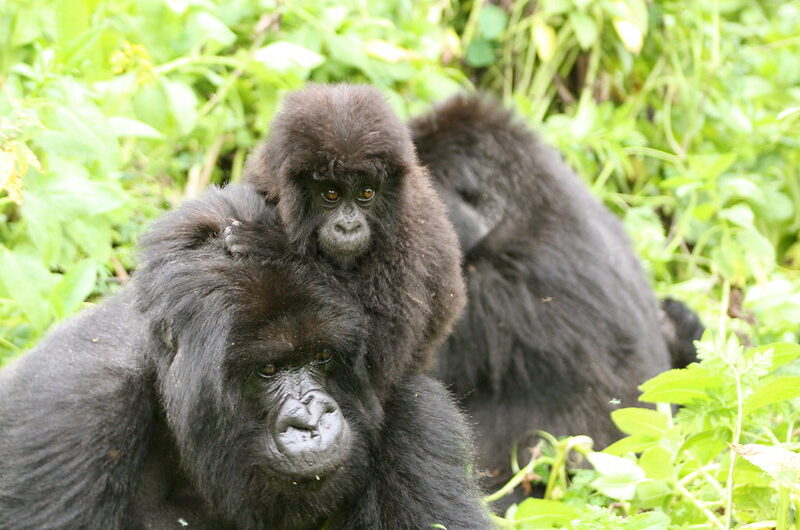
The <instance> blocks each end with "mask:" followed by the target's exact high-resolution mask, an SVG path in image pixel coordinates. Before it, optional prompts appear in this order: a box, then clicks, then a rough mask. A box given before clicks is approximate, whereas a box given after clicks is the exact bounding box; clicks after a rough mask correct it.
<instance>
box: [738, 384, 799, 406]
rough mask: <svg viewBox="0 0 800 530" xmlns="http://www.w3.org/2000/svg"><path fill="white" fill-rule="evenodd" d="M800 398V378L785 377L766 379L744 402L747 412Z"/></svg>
mask: <svg viewBox="0 0 800 530" xmlns="http://www.w3.org/2000/svg"><path fill="white" fill-rule="evenodd" d="M796 397H800V376H796V375H785V376H781V377H775V378H769V379H766V380H765V381H764V382H763V383H761V386H759V387H758V388H757V389H756V390H755V392H753V393H752V394H750V395H749V396H747V399H745V401H744V410H745V412H752V411H754V410H756V409H758V408H761V407H765V406H767V405H771V404H773V403H778V402H779V401H785V400H787V399H794V398H796Z"/></svg>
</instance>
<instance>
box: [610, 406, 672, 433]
mask: <svg viewBox="0 0 800 530" xmlns="http://www.w3.org/2000/svg"><path fill="white" fill-rule="evenodd" d="M611 419H612V420H613V421H614V423H615V424H616V425H617V427H619V429H620V430H621V431H622V432H624V433H625V434H641V435H644V436H652V437H655V438H658V437H660V436H663V434H664V432H666V430H667V429H668V428H669V419H668V418H667V417H666V416H664V415H663V414H661V413H660V412H658V411H655V410H651V409H643V408H638V407H628V408H624V409H617V410H615V411H613V412H612V413H611Z"/></svg>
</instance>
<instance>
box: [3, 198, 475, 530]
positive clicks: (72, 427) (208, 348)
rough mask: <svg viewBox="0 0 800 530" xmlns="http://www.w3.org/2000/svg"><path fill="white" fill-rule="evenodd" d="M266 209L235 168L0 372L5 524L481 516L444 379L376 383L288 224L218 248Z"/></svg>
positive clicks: (358, 338)
mask: <svg viewBox="0 0 800 530" xmlns="http://www.w3.org/2000/svg"><path fill="white" fill-rule="evenodd" d="M264 208H268V206H267V205H266V204H265V203H264V202H263V200H262V199H261V197H260V196H259V195H257V194H256V193H255V192H254V191H252V190H249V189H247V188H242V187H231V188H229V189H227V190H224V191H211V192H210V193H209V194H208V195H207V196H206V197H205V198H203V199H202V200H199V201H196V202H193V203H189V204H187V205H186V206H184V207H183V208H182V209H181V210H178V211H177V212H174V213H172V214H170V215H168V216H167V217H166V218H165V219H164V220H163V221H161V222H160V223H159V224H158V225H157V226H156V228H155V230H154V231H153V232H152V233H151V234H150V235H149V236H148V237H147V238H146V240H145V243H144V247H145V250H144V254H143V258H144V261H143V265H142V268H141V269H140V270H139V271H138V272H137V273H136V275H135V277H134V281H133V285H132V286H130V287H126V288H125V289H123V291H122V292H121V293H119V294H117V295H115V296H113V297H111V298H110V299H108V300H106V301H105V302H104V303H102V304H100V305H99V306H97V307H95V308H93V309H91V310H88V311H84V312H83V313H81V314H80V315H78V316H77V317H76V318H73V319H72V320H70V321H68V322H65V323H63V324H61V325H60V326H58V327H57V328H56V329H55V330H54V331H53V332H52V333H51V334H50V335H49V336H48V337H47V338H45V339H44V340H43V341H42V343H41V344H40V345H39V346H38V347H36V348H35V349H34V350H32V351H31V352H29V353H27V354H26V355H24V356H23V357H21V358H20V359H18V360H17V361H15V362H14V363H13V364H11V365H10V366H9V367H7V368H6V369H4V370H3V371H2V372H0V528H2V529H15V530H17V529H40V528H108V529H121V528H158V529H165V528H182V527H189V528H207V529H233V528H235V529H263V528H315V527H319V526H320V525H323V524H324V525H325V527H326V528H384V529H389V528H392V529H394V528H409V529H411V528H424V527H429V526H430V525H431V524H435V523H441V524H443V525H445V526H447V527H448V528H487V527H488V526H489V522H488V520H487V516H486V514H485V513H484V508H483V507H482V506H481V505H480V502H479V501H478V497H477V491H476V490H475V488H474V486H473V483H472V481H471V479H470V478H469V475H468V471H467V468H468V463H469V456H470V455H469V440H468V436H467V432H466V429H465V427H464V424H463V422H462V421H461V418H460V416H459V414H458V412H457V411H456V409H455V407H454V405H453V403H452V402H451V400H450V399H449V398H448V396H447V393H446V392H445V391H444V390H443V389H442V387H441V385H440V384H439V383H437V382H435V381H433V380H432V379H430V378H428V377H427V376H409V377H394V376H392V377H389V376H387V378H386V379H385V380H383V381H381V382H380V385H377V384H376V382H375V381H374V380H373V379H374V377H375V374H369V375H368V373H367V371H366V369H365V366H366V364H367V363H368V357H369V356H370V355H371V354H372V353H373V352H381V353H383V351H384V350H385V349H389V348H391V347H392V345H391V344H381V343H375V342H374V341H373V340H372V338H371V331H372V330H370V329H369V327H368V324H367V322H369V320H368V319H367V318H366V317H365V316H364V315H363V314H362V312H361V310H360V308H358V307H357V306H356V305H355V304H354V303H353V302H352V301H351V300H350V299H349V297H348V295H347V293H346V292H342V291H341V289H340V288H339V287H338V286H337V285H336V284H335V283H334V282H328V281H327V278H324V277H320V276H319V275H318V274H317V273H316V271H315V270H314V269H310V268H309V269H307V268H305V267H304V266H303V264H301V263H295V262H292V261H290V260H287V259H283V256H284V252H285V248H284V245H285V242H284V239H283V237H282V235H281V234H277V233H276V241H275V242H274V245H273V246H272V247H270V248H272V249H273V250H274V259H272V260H269V261H262V260H248V259H233V258H231V257H230V255H229V254H228V253H227V251H226V250H225V249H224V243H223V241H222V240H223V237H222V234H221V229H222V228H223V227H224V226H226V225H227V224H228V223H229V219H231V218H250V217H251V216H261V217H263V215H262V212H261V210H263V209H264ZM198 219H200V222H199V223H198ZM274 226H277V223H275V225H274ZM261 241H262V242H264V241H266V240H265V239H263V238H262V240H261ZM262 250H263V249H262ZM262 255H266V252H263V254H262ZM135 298H138V300H135ZM137 305H138V307H139V308H141V312H140V311H139V310H137V309H136V308H135V307H136V306H137ZM405 355H407V356H411V355H412V352H410V351H409V352H406V353H405ZM377 386H380V387H381V392H378V391H376V387H377ZM384 389H388V390H387V391H384Z"/></svg>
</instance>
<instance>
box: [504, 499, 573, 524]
mask: <svg viewBox="0 0 800 530" xmlns="http://www.w3.org/2000/svg"><path fill="white" fill-rule="evenodd" d="M578 515H579V512H578V510H577V509H576V508H573V507H572V506H570V505H568V504H564V503H563V502H558V501H550V500H544V499H533V498H531V499H525V500H524V501H522V502H521V503H520V504H519V507H518V508H517V511H516V512H515V513H514V521H516V522H521V523H525V524H524V526H523V528H547V527H548V526H552V525H566V524H567V523H569V522H570V521H571V520H573V519H575V518H576V517H578Z"/></svg>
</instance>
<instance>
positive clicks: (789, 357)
mask: <svg viewBox="0 0 800 530" xmlns="http://www.w3.org/2000/svg"><path fill="white" fill-rule="evenodd" d="M770 350H771V351H772V365H771V367H770V370H775V369H776V368H778V367H780V366H783V365H784V364H786V363H789V362H791V361H794V360H795V359H797V358H800V344H795V343H794V342H775V343H772V344H766V345H764V346H757V347H755V348H752V349H750V350H748V352H747V353H745V357H747V358H753V357H755V356H756V355H760V354H762V353H765V352H767V351H770Z"/></svg>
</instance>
